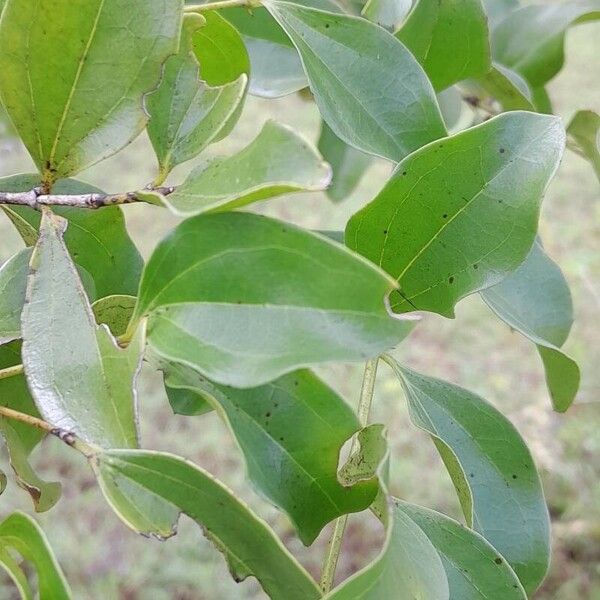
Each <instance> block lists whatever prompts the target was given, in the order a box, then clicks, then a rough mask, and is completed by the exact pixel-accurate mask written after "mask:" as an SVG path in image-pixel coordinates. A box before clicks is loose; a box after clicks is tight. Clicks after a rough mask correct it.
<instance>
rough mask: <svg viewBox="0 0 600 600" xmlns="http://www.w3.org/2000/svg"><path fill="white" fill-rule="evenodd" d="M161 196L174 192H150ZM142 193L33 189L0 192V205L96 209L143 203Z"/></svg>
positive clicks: (158, 189) (169, 190) (166, 189)
mask: <svg viewBox="0 0 600 600" xmlns="http://www.w3.org/2000/svg"><path fill="white" fill-rule="evenodd" d="M148 191H153V192H157V193H158V194H161V195H163V196H168V195H169V194H172V193H173V192H174V191H175V188H173V187H159V188H153V189H152V190H148ZM143 195H144V192H143V191H140V192H124V193H122V194H98V193H91V194H45V193H43V189H42V188H34V189H33V190H29V191H28V192H0V204H10V205H16V206H29V207H30V208H34V209H36V210H37V209H40V208H41V207H42V206H72V207H75V208H88V209H98V208H103V207H105V206H114V205H117V204H131V203H133V202H145V201H146V200H145V198H144V197H143Z"/></svg>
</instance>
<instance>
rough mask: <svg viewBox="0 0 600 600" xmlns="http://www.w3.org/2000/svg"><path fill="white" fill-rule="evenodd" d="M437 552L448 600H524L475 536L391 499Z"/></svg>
mask: <svg viewBox="0 0 600 600" xmlns="http://www.w3.org/2000/svg"><path fill="white" fill-rule="evenodd" d="M393 502H394V506H395V510H400V511H402V512H404V514H405V515H406V516H408V517H409V518H410V519H411V520H412V521H413V522H414V523H415V524H416V525H417V526H418V527H419V528H420V529H421V530H422V531H423V533H424V534H425V535H426V536H427V538H428V539H429V541H430V542H431V543H432V544H433V545H434V547H435V549H436V550H437V551H438V553H439V555H440V558H441V559H442V564H443V565H444V569H445V570H446V576H447V577H448V585H449V587H450V598H456V599H457V600H458V599H460V600H500V599H502V600H526V599H527V595H526V594H525V590H524V589H523V586H522V585H521V583H520V581H519V579H518V578H517V576H516V575H515V572H514V571H513V570H512V569H511V568H510V566H509V565H508V563H507V562H506V560H505V559H504V558H503V557H502V556H500V555H499V554H498V551H497V550H496V549H495V548H494V547H493V546H492V545H491V544H490V543H489V542H487V541H486V540H485V538H483V537H482V536H480V535H479V534H478V533H476V532H475V531H473V530H471V529H467V528H466V527H465V526H464V525H461V524H460V523H458V522H457V521H455V520H454V519H450V518H449V517H446V516H445V515H442V514H440V513H438V512H435V511H433V510H429V509H427V508H423V507H421V506H415V505H414V504H408V503H407V502H402V501H401V500H397V499H394V501H393Z"/></svg>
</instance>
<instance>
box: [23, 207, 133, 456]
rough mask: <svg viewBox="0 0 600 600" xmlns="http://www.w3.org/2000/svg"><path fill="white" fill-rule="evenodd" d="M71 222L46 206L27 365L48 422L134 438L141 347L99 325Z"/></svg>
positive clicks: (108, 440) (85, 434) (28, 320)
mask: <svg viewBox="0 0 600 600" xmlns="http://www.w3.org/2000/svg"><path fill="white" fill-rule="evenodd" d="M66 224H67V223H66V221H65V220H64V219H62V218H61V217H57V216H54V215H52V214H51V213H49V212H45V213H44V214H43V216H42V224H41V226H40V239H39V241H38V243H37V245H36V247H35V249H34V253H33V256H32V258H31V274H30V276H29V281H28V286H27V304H26V306H25V309H24V310H23V317H22V318H23V365H24V367H25V371H26V373H27V379H28V382H29V385H30V388H31V390H32V393H33V396H34V399H35V401H36V404H37V406H38V408H39V410H40V412H41V413H42V415H43V416H44V418H45V419H46V420H47V421H49V422H50V423H52V424H54V425H56V426H58V427H63V428H65V429H68V430H72V431H73V432H75V433H76V434H77V435H79V436H80V437H82V438H83V439H84V440H86V441H88V442H92V443H96V444H99V445H103V446H107V447H131V446H135V445H136V444H137V431H136V417H135V410H134V397H133V391H132V386H133V380H134V377H135V374H136V372H137V370H138V368H139V361H140V348H139V345H136V344H132V345H131V346H130V347H129V348H127V349H126V350H121V349H119V348H118V346H117V345H116V343H115V341H114V339H113V338H112V336H111V335H110V333H109V332H108V329H107V328H105V327H98V326H97V325H96V323H95V321H94V317H93V314H92V310H91V307H90V305H89V303H88V301H87V298H86V296H85V292H84V290H83V287H82V285H81V282H80V280H79V277H78V275H77V271H76V270H75V268H74V265H73V263H72V261H71V259H70V257H69V254H68V251H67V249H66V247H65V245H64V243H63V240H62V234H63V232H64V230H65V228H66Z"/></svg>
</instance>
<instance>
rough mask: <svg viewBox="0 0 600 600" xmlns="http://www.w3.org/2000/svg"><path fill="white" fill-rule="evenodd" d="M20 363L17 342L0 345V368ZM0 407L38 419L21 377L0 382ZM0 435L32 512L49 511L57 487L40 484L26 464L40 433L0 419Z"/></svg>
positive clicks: (41, 433)
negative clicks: (29, 497)
mask: <svg viewBox="0 0 600 600" xmlns="http://www.w3.org/2000/svg"><path fill="white" fill-rule="evenodd" d="M20 364H21V343H20V342H12V343H9V344H3V345H1V346H0V369H5V368H9V367H14V366H15V365H20ZM0 404H2V406H7V407H8V408H12V409H13V410H17V411H19V412H22V413H25V414H28V415H32V416H34V417H38V416H39V413H38V410H37V408H36V406H35V403H34V402H33V399H32V397H31V394H30V393H29V390H28V388H27V383H26V381H25V377H24V376H23V375H14V376H12V377H8V378H4V379H0ZM0 433H1V434H2V437H3V438H4V442H5V444H6V448H7V450H8V456H9V459H10V465H11V467H12V469H13V471H14V473H15V476H16V481H17V484H18V485H19V487H21V488H22V489H24V490H25V491H26V492H27V493H28V494H29V495H30V496H31V499H32V501H33V505H34V507H35V510H36V511H38V512H42V511H45V510H48V509H50V508H52V506H54V504H55V503H56V502H57V501H58V499H59V497H60V489H61V486H60V484H59V483H56V482H47V481H44V480H43V479H41V478H40V477H39V476H38V475H37V474H36V473H35V472H34V471H33V469H32V467H31V465H30V464H29V455H30V454H31V453H32V452H33V450H34V449H35V447H36V446H37V445H38V443H39V442H40V441H41V439H42V438H43V437H44V434H43V432H41V431H39V430H38V429H35V428H33V427H30V426H29V425H25V424H23V423H19V422H18V421H13V420H10V421H9V420H8V419H5V418H3V417H0Z"/></svg>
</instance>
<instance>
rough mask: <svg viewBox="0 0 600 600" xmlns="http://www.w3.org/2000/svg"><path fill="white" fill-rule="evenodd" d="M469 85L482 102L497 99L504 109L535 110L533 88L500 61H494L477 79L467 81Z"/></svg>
mask: <svg viewBox="0 0 600 600" xmlns="http://www.w3.org/2000/svg"><path fill="white" fill-rule="evenodd" d="M467 87H468V88H470V91H471V92H473V93H474V94H475V97H476V98H477V99H478V100H479V101H480V102H481V101H483V102H488V103H489V102H491V101H493V100H497V101H498V102H499V103H500V105H501V106H502V109H503V110H504V111H509V110H529V111H535V106H534V99H533V96H532V90H531V89H530V88H529V85H528V83H527V81H525V79H523V78H522V77H521V76H520V75H519V74H518V73H515V71H512V70H511V69H509V68H507V67H504V66H503V65H501V64H499V63H494V64H493V65H492V68H491V69H490V71H489V72H488V73H486V74H485V75H484V76H483V77H480V78H479V79H478V80H477V81H469V82H467ZM473 88H474V89H473Z"/></svg>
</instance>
